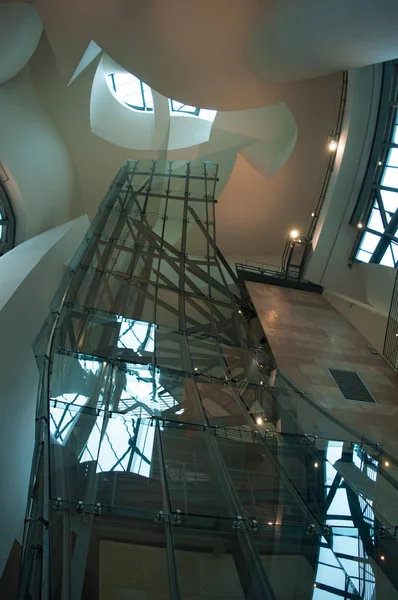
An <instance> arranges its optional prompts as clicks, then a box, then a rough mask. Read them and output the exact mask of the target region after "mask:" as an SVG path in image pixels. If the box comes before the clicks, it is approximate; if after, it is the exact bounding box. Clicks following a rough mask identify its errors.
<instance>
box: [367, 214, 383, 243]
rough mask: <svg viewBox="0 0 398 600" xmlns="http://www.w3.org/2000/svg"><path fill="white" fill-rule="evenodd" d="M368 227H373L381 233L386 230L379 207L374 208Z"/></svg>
mask: <svg viewBox="0 0 398 600" xmlns="http://www.w3.org/2000/svg"><path fill="white" fill-rule="evenodd" d="M366 227H368V228H369V229H373V230H374V231H379V232H380V233H383V232H384V225H383V221H382V220H381V215H380V211H379V210H378V209H376V208H374V209H373V210H372V213H371V215H370V219H369V221H368V224H367V225H366ZM364 250H368V249H367V248H364Z"/></svg>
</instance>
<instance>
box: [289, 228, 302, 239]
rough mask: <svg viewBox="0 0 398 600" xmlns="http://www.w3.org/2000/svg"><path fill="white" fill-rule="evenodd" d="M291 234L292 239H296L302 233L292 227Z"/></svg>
mask: <svg viewBox="0 0 398 600" xmlns="http://www.w3.org/2000/svg"><path fill="white" fill-rule="evenodd" d="M289 235H290V237H291V238H292V240H295V239H296V238H297V237H298V236H299V235H300V232H299V231H297V229H292V231H291V232H290V234H289Z"/></svg>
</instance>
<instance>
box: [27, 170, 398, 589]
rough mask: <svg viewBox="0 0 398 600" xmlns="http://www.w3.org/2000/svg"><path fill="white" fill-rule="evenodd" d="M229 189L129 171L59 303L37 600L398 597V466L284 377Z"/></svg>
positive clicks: (197, 178)
mask: <svg viewBox="0 0 398 600" xmlns="http://www.w3.org/2000/svg"><path fill="white" fill-rule="evenodd" d="M216 181H217V166H216V165H213V164H210V163H201V164H195V163H180V162H176V163H160V162H153V163H152V162H151V163H149V164H148V163H146V162H145V161H132V162H128V163H126V165H125V166H124V167H123V168H122V170H121V171H120V173H119V175H118V176H117V177H116V179H115V180H114V182H113V184H112V186H111V188H110V191H109V194H108V196H107V197H106V198H105V200H104V202H103V204H102V206H101V208H100V210H99V213H98V215H97V217H96V219H95V220H94V222H93V224H92V227H91V230H90V232H89V234H88V236H87V239H86V241H85V243H84V244H83V246H82V248H81V249H80V250H79V252H78V253H77V255H76V257H75V258H74V260H73V261H72V263H71V266H70V271H69V273H68V274H67V276H66V278H65V281H64V283H63V284H62V286H61V288H60V290H59V293H58V294H57V296H56V298H55V299H54V301H53V304H52V309H51V315H50V317H49V319H48V321H47V322H46V324H45V326H44V327H43V331H42V334H41V336H40V338H39V340H38V342H37V344H36V354H37V357H38V364H39V367H40V370H41V386H40V393H39V400H38V407H37V421H36V434H37V436H36V449H35V455H34V461H33V466H32V479H31V490H30V495H29V502H28V507H27V519H26V528H25V537H24V548H23V568H22V572H21V581H20V591H19V597H20V598H23V599H25V598H31V599H36V598H37V599H38V598H40V599H41V600H43V599H60V600H67V599H72V600H79V599H80V598H84V599H86V598H87V599H91V598H101V600H103V599H105V600H120V599H122V598H135V599H137V600H140V599H142V598H148V599H154V600H160V599H162V600H164V599H166V598H172V599H179V598H181V599H186V600H193V599H202V598H203V599H209V600H210V599H214V598H226V599H227V598H228V599H230V598H233V599H235V598H236V599H244V598H248V599H251V600H257V599H258V600H260V599H261V600H264V599H276V600H285V599H286V598H308V599H312V598H314V599H318V598H337V597H338V598H342V597H343V598H347V599H348V598H366V599H369V600H370V599H371V598H374V597H375V593H376V591H378V589H380V590H381V589H382V590H388V593H389V596H385V597H388V598H395V597H398V594H397V593H396V589H395V586H396V584H398V582H397V581H396V574H395V570H394V559H395V541H394V532H395V530H394V524H395V523H396V522H397V519H398V514H397V510H398V503H396V504H395V503H394V502H392V501H391V499H394V498H396V497H397V496H396V487H395V486H396V480H395V479H394V472H395V469H397V472H398V466H397V467H396V466H395V464H394V465H391V468H390V469H389V472H388V477H387V474H386V472H385V469H384V467H383V464H384V463H383V455H382V451H381V450H380V449H379V448H377V447H375V446H373V445H371V444H370V445H365V444H364V443H363V442H361V441H360V440H357V439H355V440H352V441H351V439H350V438H349V437H347V431H345V430H344V428H339V425H338V424H336V423H334V422H332V421H331V420H329V419H328V417H327V415H324V414H321V413H320V412H319V409H317V408H316V407H315V406H313V405H311V404H310V402H309V401H308V400H307V399H305V398H303V396H302V395H301V396H300V395H299V394H297V393H296V392H295V390H294V389H293V388H292V387H290V386H289V385H287V384H286V383H284V382H283V381H282V380H281V379H280V378H279V377H275V367H276V365H275V360H274V358H273V356H272V354H271V352H270V349H269V345H268V343H267V341H266V339H265V337H264V333H263V331H262V329H261V327H260V324H259V321H258V318H257V316H256V314H255V311H254V308H253V306H252V304H251V302H250V300H249V298H248V295H247V292H246V290H245V289H244V288H241V287H240V286H241V284H240V283H239V282H238V281H237V279H236V277H235V275H234V273H233V272H232V271H231V270H230V269H229V267H228V265H227V263H226V262H225V260H224V259H223V257H222V255H221V254H220V253H219V251H218V250H217V249H216V246H215V242H214V198H215V185H216ZM314 423H316V424H317V427H316V430H317V432H318V434H317V435H314V433H313V428H314ZM320 432H321V435H319V433H320ZM397 479H398V478H397ZM387 497H388V499H389V501H388V502H385V500H384V498H387ZM383 593H384V592H383ZM380 597H382V596H380Z"/></svg>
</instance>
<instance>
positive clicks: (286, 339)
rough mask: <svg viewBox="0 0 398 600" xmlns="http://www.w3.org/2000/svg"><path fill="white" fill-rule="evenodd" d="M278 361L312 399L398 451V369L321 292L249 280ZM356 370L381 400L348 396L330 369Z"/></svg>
mask: <svg viewBox="0 0 398 600" xmlns="http://www.w3.org/2000/svg"><path fill="white" fill-rule="evenodd" d="M247 287H248V289H249V292H250V294H251V297H252V299H253V301H254V304H255V306H256V309H257V312H258V315H259V317H260V320H261V322H262V325H263V327H264V330H265V333H266V335H267V338H268V340H269V342H270V345H271V349H272V351H273V352H274V355H275V359H276V362H277V364H278V367H279V369H280V370H281V372H282V373H284V374H286V375H287V376H288V377H289V378H291V379H292V380H293V382H294V383H295V384H296V385H297V386H298V387H299V389H300V390H303V391H305V392H306V393H308V395H309V396H310V398H312V399H313V400H314V401H316V402H317V403H319V404H320V405H321V406H323V407H326V408H327V409H329V410H330V411H331V412H332V413H333V414H334V415H335V416H336V417H338V418H339V419H341V420H342V421H343V422H344V423H346V424H347V425H349V426H351V427H353V428H354V429H356V430H357V431H358V432H359V433H364V434H365V435H366V436H368V437H370V438H372V439H374V440H376V441H378V442H379V443H381V444H382V445H383V446H385V447H386V448H387V449H390V451H392V452H393V453H397V452H398V442H397V433H398V419H397V417H398V397H397V386H398V374H397V373H395V372H394V371H393V370H392V369H391V368H390V367H389V366H388V364H387V363H386V362H385V361H384V359H383V358H382V357H381V356H378V355H374V354H372V353H371V352H370V351H369V350H368V348H367V347H366V344H367V343H368V341H367V340H366V339H364V338H363V337H362V335H361V334H360V333H359V332H358V330H356V329H355V328H354V327H353V326H352V325H351V324H350V323H349V322H348V321H347V320H346V319H345V318H344V317H343V316H342V315H341V314H339V313H338V312H337V311H336V310H335V309H334V308H333V307H332V306H331V305H330V304H329V303H328V302H327V300H326V299H325V298H324V297H322V296H321V295H320V294H315V293H311V292H304V291H300V290H292V289H288V288H281V287H277V286H269V285H264V284H259V283H251V282H250V283H247ZM329 368H336V369H343V370H349V371H356V372H357V373H358V374H359V376H360V377H361V379H362V380H363V382H364V383H365V385H366V386H367V387H368V389H369V390H370V392H371V393H372V394H373V396H374V398H375V400H376V404H373V403H366V402H354V401H349V400H346V399H345V398H344V397H343V395H342V394H341V392H340V390H339V389H338V387H337V386H336V385H335V383H334V381H333V379H332V378H331V376H330V374H329V372H328V369H329Z"/></svg>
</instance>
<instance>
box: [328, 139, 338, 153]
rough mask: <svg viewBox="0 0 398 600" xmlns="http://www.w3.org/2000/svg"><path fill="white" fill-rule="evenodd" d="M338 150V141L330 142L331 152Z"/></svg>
mask: <svg viewBox="0 0 398 600" xmlns="http://www.w3.org/2000/svg"><path fill="white" fill-rule="evenodd" d="M336 148H337V142H336V140H330V142H329V150H332V151H333V150H336Z"/></svg>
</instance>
